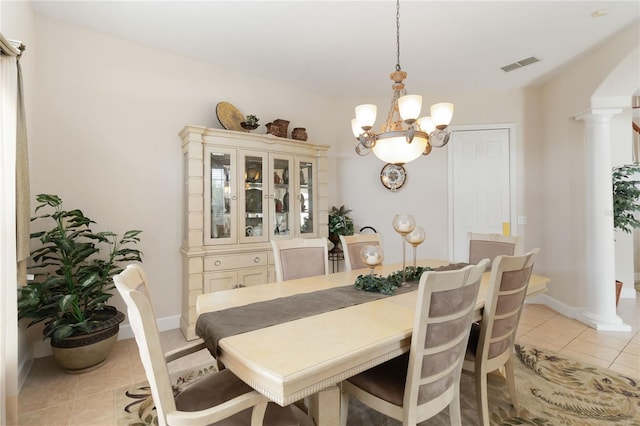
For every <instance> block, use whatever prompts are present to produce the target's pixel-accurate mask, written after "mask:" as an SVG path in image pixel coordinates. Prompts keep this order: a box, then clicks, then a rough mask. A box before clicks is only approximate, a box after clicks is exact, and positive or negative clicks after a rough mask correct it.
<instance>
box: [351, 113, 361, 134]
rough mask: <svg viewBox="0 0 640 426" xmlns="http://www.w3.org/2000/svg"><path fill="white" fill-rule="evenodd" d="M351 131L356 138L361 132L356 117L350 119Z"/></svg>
mask: <svg viewBox="0 0 640 426" xmlns="http://www.w3.org/2000/svg"><path fill="white" fill-rule="evenodd" d="M351 131H352V132H353V136H355V137H356V138H357V137H358V136H360V134H361V133H362V126H361V125H360V123H358V119H357V118H353V119H351Z"/></svg>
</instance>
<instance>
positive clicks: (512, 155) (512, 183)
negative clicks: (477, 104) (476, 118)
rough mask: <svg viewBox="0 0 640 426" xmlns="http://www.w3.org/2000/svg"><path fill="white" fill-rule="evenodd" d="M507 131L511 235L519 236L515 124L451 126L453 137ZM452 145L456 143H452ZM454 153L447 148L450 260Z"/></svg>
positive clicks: (452, 255)
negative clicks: (467, 132) (457, 134)
mask: <svg viewBox="0 0 640 426" xmlns="http://www.w3.org/2000/svg"><path fill="white" fill-rule="evenodd" d="M500 129H506V130H508V131H509V221H510V223H511V235H518V232H517V230H518V220H517V218H518V216H517V209H516V205H517V199H518V194H517V191H516V188H517V186H516V145H517V137H516V136H517V134H516V125H515V123H504V124H471V125H462V126H451V133H452V135H451V136H452V137H453V133H454V132H460V131H474V130H500ZM451 143H455V142H454V141H451ZM453 162H454V158H453V151H452V150H449V149H448V148H447V181H448V190H447V194H448V197H447V198H448V200H447V205H448V209H449V215H448V227H449V232H448V234H449V244H448V246H449V250H448V256H449V259H453V258H454V246H453V244H454V238H453V226H454V223H453V213H454V212H453V196H454V194H453Z"/></svg>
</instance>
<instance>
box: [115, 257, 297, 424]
mask: <svg viewBox="0 0 640 426" xmlns="http://www.w3.org/2000/svg"><path fill="white" fill-rule="evenodd" d="M113 280H114V282H115V285H116V288H117V289H118V292H119V293H120V295H121V296H122V298H123V299H124V301H125V303H126V304H127V313H128V315H127V316H128V318H129V323H130V325H131V329H132V330H133V334H134V335H135V339H136V343H137V344H138V351H139V352H140V359H141V360H142V365H143V366H144V370H145V373H146V376H147V380H148V381H149V386H150V387H151V395H152V397H153V402H154V404H155V407H156V410H157V414H158V424H159V425H160V426H163V425H209V424H215V425H216V426H218V425H220V426H222V425H225V426H226V425H247V426H249V425H251V426H254V425H263V424H264V425H274V426H275V425H298V424H299V422H298V419H297V418H296V416H295V414H294V412H293V408H292V407H284V408H283V407H280V406H279V405H276V404H274V403H269V401H268V399H267V398H266V397H264V396H263V395H261V394H260V393H258V392H256V391H255V390H253V389H252V388H251V387H250V386H249V385H247V384H245V383H244V382H243V381H242V380H240V379H239V378H238V377H236V376H235V375H234V374H233V373H231V371H229V370H222V371H220V372H217V373H212V374H210V375H208V376H207V377H205V378H203V379H201V380H199V381H197V382H196V383H194V384H193V385H191V386H189V387H187V388H186V389H184V390H183V391H182V392H180V393H178V394H176V395H174V392H173V389H172V386H171V381H170V378H169V372H168V369H167V363H169V362H171V361H174V360H176V359H179V358H182V357H184V356H185V355H188V354H191V353H194V352H197V351H199V350H201V349H204V348H205V345H204V343H203V342H202V341H199V342H196V343H195V344H191V345H189V346H187V347H185V348H181V349H178V350H175V351H172V352H168V353H167V354H164V353H163V351H162V346H161V344H160V335H159V333H158V328H157V325H156V319H155V314H154V311H153V306H152V304H151V299H150V293H149V286H148V283H147V277H146V274H145V273H144V271H143V269H142V268H141V267H140V266H139V265H136V264H131V265H129V266H127V268H126V269H125V270H124V271H122V272H121V273H120V274H118V275H116V276H114V278H113Z"/></svg>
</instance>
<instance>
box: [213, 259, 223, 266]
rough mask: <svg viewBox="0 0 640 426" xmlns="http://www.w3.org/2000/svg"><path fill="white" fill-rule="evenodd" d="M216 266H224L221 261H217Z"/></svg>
mask: <svg viewBox="0 0 640 426" xmlns="http://www.w3.org/2000/svg"><path fill="white" fill-rule="evenodd" d="M214 265H216V266H220V265H222V262H220V261H219V260H216V261H215V263H214Z"/></svg>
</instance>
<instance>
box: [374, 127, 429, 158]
mask: <svg viewBox="0 0 640 426" xmlns="http://www.w3.org/2000/svg"><path fill="white" fill-rule="evenodd" d="M392 135H393V136H392ZM427 143H428V141H427V139H426V138H424V137H423V136H421V135H416V136H415V137H414V138H413V141H412V142H411V143H407V137H406V136H405V133H404V132H388V134H385V133H381V134H379V135H377V138H376V144H375V145H374V146H373V148H371V149H372V150H373V153H374V154H375V155H376V157H378V158H379V159H381V160H382V161H384V162H385V163H393V164H404V163H408V162H410V161H413V160H415V159H416V158H418V157H420V156H421V155H422V153H423V152H424V150H425V148H426V147H427Z"/></svg>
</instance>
